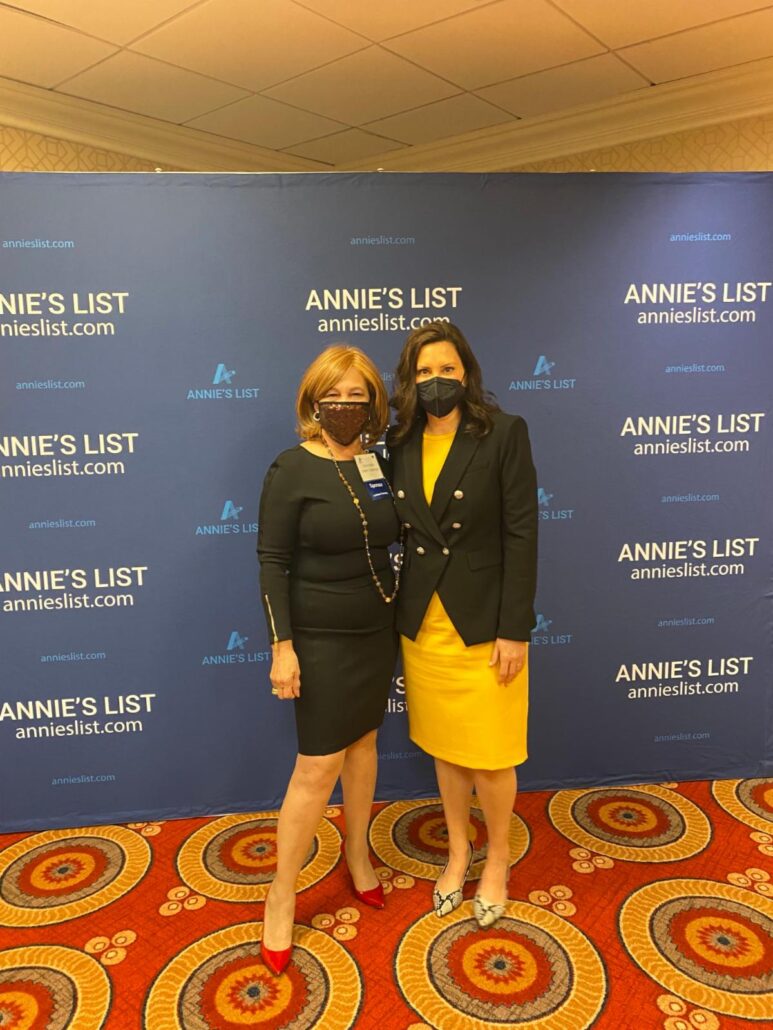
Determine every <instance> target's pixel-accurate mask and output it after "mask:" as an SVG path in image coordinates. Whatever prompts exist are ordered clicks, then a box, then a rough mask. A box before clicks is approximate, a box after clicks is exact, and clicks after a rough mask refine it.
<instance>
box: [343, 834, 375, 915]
mask: <svg viewBox="0 0 773 1030" xmlns="http://www.w3.org/2000/svg"><path fill="white" fill-rule="evenodd" d="M341 854H342V855H343V859H344V861H345V862H346V841H345V840H342V841H341ZM347 868H348V863H347ZM349 879H350V880H351V881H352V891H353V893H354V896H355V898H357V900H358V901H361V902H362V903H363V905H369V906H370V907H371V908H378V909H382V908H383V907H384V888H383V887H382V886H381V884H380V883H378V884H376V886H375V887H371V888H370V889H369V890H366V891H358V890H357V888H356V887H355V885H354V879H353V877H352V874H351V872H350V873H349Z"/></svg>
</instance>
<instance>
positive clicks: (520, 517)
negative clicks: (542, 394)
mask: <svg viewBox="0 0 773 1030" xmlns="http://www.w3.org/2000/svg"><path fill="white" fill-rule="evenodd" d="M500 475H501V483H502V552H503V563H504V576H503V579H502V600H501V602H500V606H499V626H498V630H497V636H498V637H501V638H503V639H506V640H515V641H518V640H520V641H528V640H529V637H530V635H531V631H532V629H533V628H534V622H535V619H534V594H535V592H536V587H537V474H536V472H535V470H534V463H533V462H532V457H531V445H530V443H529V431H528V428H527V426H526V423H525V422H524V420H523V419H522V418H520V416H517V417H516V418H515V419H514V420H513V422H512V423H511V425H510V426H509V428H508V434H507V438H506V440H505V442H504V446H503V449H502V459H501V466H500Z"/></svg>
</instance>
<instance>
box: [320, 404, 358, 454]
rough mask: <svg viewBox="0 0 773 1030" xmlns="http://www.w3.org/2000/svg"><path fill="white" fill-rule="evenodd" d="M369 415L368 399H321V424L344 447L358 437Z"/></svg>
mask: <svg viewBox="0 0 773 1030" xmlns="http://www.w3.org/2000/svg"><path fill="white" fill-rule="evenodd" d="M369 417H370V404H369V403H368V402H367V401H365V402H364V403H363V402H362V401H321V402H320V405H319V424H320V425H321V426H322V428H323V429H324V430H325V432H326V433H327V434H328V436H331V437H332V438H333V439H334V440H335V442H336V443H340V444H341V446H342V447H348V446H349V444H350V443H353V441H354V440H356V439H357V437H358V436H359V435H360V433H361V432H362V431H363V429H364V428H365V426H366V424H367V421H368V419H369Z"/></svg>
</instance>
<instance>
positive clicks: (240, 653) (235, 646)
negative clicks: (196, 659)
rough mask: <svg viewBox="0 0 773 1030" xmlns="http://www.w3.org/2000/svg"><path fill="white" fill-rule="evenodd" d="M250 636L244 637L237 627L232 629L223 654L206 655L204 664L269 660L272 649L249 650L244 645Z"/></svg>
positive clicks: (232, 663) (202, 662) (238, 663)
mask: <svg viewBox="0 0 773 1030" xmlns="http://www.w3.org/2000/svg"><path fill="white" fill-rule="evenodd" d="M249 639H250V638H249V637H243V636H242V635H241V633H240V632H239V631H238V630H237V629H232V630H231V632H230V634H229V636H228V643H227V644H226V647H225V652H224V653H223V654H210V655H205V656H204V657H203V658H202V659H201V664H202V665H244V664H246V663H248V662H268V661H270V659H271V652H270V651H248V650H247V648H246V647H245V646H244V645H245V644H246V643H247V641H248V640H249Z"/></svg>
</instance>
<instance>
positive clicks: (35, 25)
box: [0, 7, 116, 89]
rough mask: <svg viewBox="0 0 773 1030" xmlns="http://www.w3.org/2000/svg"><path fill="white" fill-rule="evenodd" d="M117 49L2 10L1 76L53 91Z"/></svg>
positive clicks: (0, 13)
mask: <svg viewBox="0 0 773 1030" xmlns="http://www.w3.org/2000/svg"><path fill="white" fill-rule="evenodd" d="M115 50H116V48H115V47H114V46H112V45H111V44H110V43H102V42H101V41H100V40H97V39H91V38H90V37H89V36H82V35H81V34H80V32H74V31H73V30H72V29H65V28H62V27H61V26H59V25H53V24H52V23H51V22H49V21H45V20H44V19H42V18H36V17H35V16H34V15H32V14H21V13H19V12H18V11H12V10H11V9H10V8H8V7H0V75H2V76H4V77H5V78H7V79H17V80H18V81H20V82H29V83H31V84H32V85H34V86H45V87H47V88H49V89H50V88H51V87H52V86H55V85H56V84H57V83H58V82H61V81H62V79H66V78H68V77H69V76H70V75H75V73H76V72H79V71H81V70H82V69H83V68H88V67H89V66H90V65H92V64H96V62H97V61H101V60H102V59H103V58H105V57H108V56H109V55H110V54H114V53H115Z"/></svg>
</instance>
